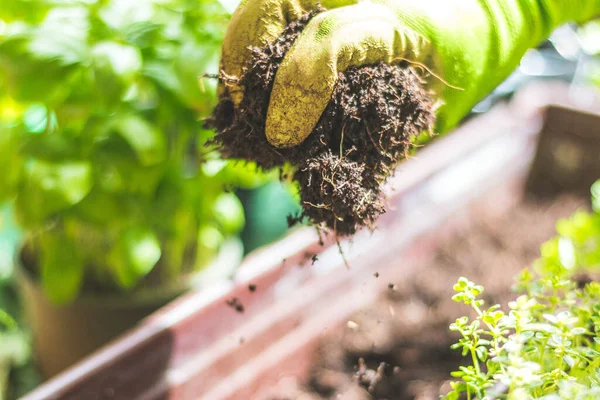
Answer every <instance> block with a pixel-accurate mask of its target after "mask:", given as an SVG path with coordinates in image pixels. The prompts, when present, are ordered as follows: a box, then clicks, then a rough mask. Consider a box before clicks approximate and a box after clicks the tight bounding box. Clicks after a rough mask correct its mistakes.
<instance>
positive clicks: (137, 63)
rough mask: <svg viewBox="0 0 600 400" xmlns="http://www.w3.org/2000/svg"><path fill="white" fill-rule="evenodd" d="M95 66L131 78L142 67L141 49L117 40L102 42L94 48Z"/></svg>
mask: <svg viewBox="0 0 600 400" xmlns="http://www.w3.org/2000/svg"><path fill="white" fill-rule="evenodd" d="M92 56H93V61H94V67H96V68H97V69H101V70H104V71H110V72H111V73H113V74H114V75H116V76H118V77H119V78H120V79H123V80H129V79H131V78H132V77H133V76H134V75H135V74H137V73H138V72H139V71H141V69H142V56H141V54H140V51H139V50H138V49H137V48H135V47H133V46H128V45H123V44H119V43H116V42H100V43H98V44H96V45H95V46H94V48H93V49H92Z"/></svg>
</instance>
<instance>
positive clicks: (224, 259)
mask: <svg viewBox="0 0 600 400" xmlns="http://www.w3.org/2000/svg"><path fill="white" fill-rule="evenodd" d="M243 252H244V251H243V245H242V244H241V242H240V240H239V239H233V238H232V239H228V240H226V241H225V242H224V243H223V244H222V245H221V248H220V249H219V252H218V253H217V255H216V256H215V257H214V259H213V260H212V261H211V262H210V263H208V264H207V265H206V266H205V267H204V268H202V269H201V270H200V271H197V272H192V273H190V274H187V275H185V276H180V277H179V279H177V280H175V281H173V282H170V283H168V284H164V285H158V286H153V287H142V288H139V289H134V290H132V291H130V292H115V293H87V292H82V293H81V294H79V295H78V296H77V297H76V298H75V299H74V300H73V301H71V302H69V303H66V304H64V305H61V306H63V307H69V306H72V305H88V304H101V305H104V306H112V307H129V306H130V304H132V303H133V304H138V305H144V304H155V303H161V302H165V300H169V299H174V298H175V297H177V296H178V295H180V294H182V293H184V292H186V291H190V290H201V289H203V288H205V287H207V286H208V285H211V284H214V283H215V282H218V281H222V280H229V279H231V277H232V276H233V274H234V272H235V270H236V268H237V267H238V266H239V265H240V263H241V260H242V258H243ZM19 254H20V251H18V252H16V257H15V258H16V260H15V265H16V267H17V268H15V275H16V278H17V281H19V282H21V284H25V285H31V286H34V287H36V289H37V290H40V291H41V290H43V289H42V288H41V285H40V284H39V282H38V280H37V279H35V278H34V277H33V276H32V274H31V273H30V272H29V271H27V270H26V269H25V268H23V266H22V263H21V261H20V260H19Z"/></svg>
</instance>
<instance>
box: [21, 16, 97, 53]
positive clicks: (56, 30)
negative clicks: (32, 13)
mask: <svg viewBox="0 0 600 400" xmlns="http://www.w3.org/2000/svg"><path fill="white" fill-rule="evenodd" d="M88 14H89V12H88V10H87V9H86V8H85V7H57V8H54V9H51V10H50V11H49V12H48V14H47V15H46V18H45V19H44V21H43V22H42V24H41V25H40V26H39V28H38V29H37V31H36V32H35V33H33V37H32V39H31V41H30V42H29V51H30V52H31V53H32V54H34V55H35V56H36V57H38V58H40V59H46V60H58V61H60V62H61V63H62V64H63V65H71V64H75V63H80V62H82V61H83V60H84V59H85V54H86V50H87V48H86V42H87V36H88V31H89V21H88Z"/></svg>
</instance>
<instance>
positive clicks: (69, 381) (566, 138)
mask: <svg viewBox="0 0 600 400" xmlns="http://www.w3.org/2000/svg"><path fill="white" fill-rule="evenodd" d="M570 93H571V92H570V89H568V88H567V87H565V86H563V85H561V84H544V85H540V84H534V85H532V86H530V87H528V88H526V89H524V90H522V91H521V92H520V93H518V94H517V95H516V97H515V98H514V99H513V100H512V102H511V103H510V104H508V105H500V106H497V107H495V108H494V109H493V110H492V111H490V112H488V113H486V114H485V115H483V116H480V117H477V118H475V119H472V120H471V121H469V122H467V123H466V124H464V125H463V126H462V127H461V128H459V129H457V130H456V131H455V132H454V133H453V134H450V135H448V136H447V137H445V138H442V139H440V140H437V141H436V142H435V143H433V144H431V145H430V146H428V147H427V148H425V149H423V150H422V151H420V152H419V153H418V155H417V156H416V157H414V158H413V159H411V160H409V161H407V162H405V163H403V164H402V165H401V166H400V168H399V169H398V172H397V174H396V176H395V178H394V179H393V180H392V182H390V184H389V188H388V189H389V190H388V193H389V205H388V212H387V213H386V214H385V215H384V216H383V217H382V218H381V219H380V221H379V229H378V230H377V231H375V232H374V233H372V234H371V233H370V232H367V231H364V232H360V233H359V234H358V235H356V237H354V239H353V240H352V243H350V244H349V243H346V242H344V243H342V247H343V250H344V254H345V258H346V260H347V262H348V264H349V266H350V268H349V269H348V268H347V267H346V265H345V262H344V260H343V259H342V257H341V256H340V252H339V250H338V248H337V246H336V245H335V242H334V241H333V240H332V238H328V239H326V241H325V243H324V244H323V245H321V244H319V238H318V237H317V235H316V232H315V231H314V230H313V229H301V230H298V231H296V232H294V233H292V234H290V235H289V236H288V237H286V238H285V239H283V240H281V241H279V242H277V243H274V244H272V245H270V246H268V247H266V248H264V249H261V250H259V251H257V252H255V253H253V254H252V255H250V256H249V257H247V258H246V260H245V261H244V263H243V264H242V266H241V267H240V268H239V270H238V272H237V275H236V277H235V279H234V281H233V282H223V283H222V284H220V285H216V286H215V287H213V288H211V289H210V290H206V291H202V292H199V293H193V294H190V295H187V296H185V297H183V298H180V299H178V300H177V301H175V302H174V303H172V304H170V305H168V306H167V307H165V308H163V309H162V310H160V311H159V312H157V313H155V314H154V315H152V316H151V317H149V318H147V319H146V320H144V321H143V322H142V323H141V324H140V325H139V327H138V328H136V329H134V330H133V331H131V332H130V333H128V334H127V335H125V336H123V337H122V338H120V339H119V340H117V341H115V342H113V343H112V344H110V345H108V346H106V347H105V348H104V349H102V350H100V351H98V352H97V353H95V354H94V355H92V356H91V357H89V358H87V359H85V360H84V361H82V362H81V363H79V364H78V365H76V366H74V367H73V368H71V369H70V370H68V371H67V372H65V373H63V374H62V375H60V376H58V377H56V378H54V379H52V380H51V381H48V382H47V383H45V384H44V385H43V386H41V387H39V388H38V389H36V390H35V391H34V392H32V393H30V394H29V395H28V396H26V397H25V399H26V400H41V399H73V400H80V399H86V400H88V399H89V400H100V399H122V400H158V399H205V400H226V399H240V400H248V399H260V398H261V393H263V392H264V390H265V389H266V388H268V387H270V386H271V385H273V384H275V383H276V382H277V381H278V380H280V379H281V378H282V377H283V376H288V375H293V376H296V377H299V378H302V377H304V376H306V375H307V373H308V368H309V367H310V365H311V362H312V359H313V355H314V348H315V345H316V343H317V342H318V341H319V339H320V338H322V337H323V336H324V335H326V334H327V332H328V331H332V330H333V329H334V328H336V327H337V326H339V325H340V324H343V323H345V322H346V319H347V317H348V316H349V315H350V314H352V313H353V312H355V311H357V310H359V309H361V308H364V307H366V306H367V305H368V304H369V303H371V302H372V301H374V300H375V299H376V298H377V296H378V295H379V294H380V293H381V292H382V291H385V290H386V289H387V285H388V283H389V282H393V281H394V280H398V279H401V278H402V277H403V276H404V275H405V274H407V273H408V272H409V271H410V270H411V269H414V268H417V267H418V266H421V265H423V264H424V262H425V261H427V260H428V259H429V258H430V257H432V256H433V255H434V253H435V249H436V246H437V245H438V243H439V242H440V240H442V239H443V238H444V237H446V236H447V235H450V234H452V232H453V231H454V230H455V229H456V228H457V227H459V226H461V225H462V224H465V223H467V222H468V221H469V218H472V217H473V216H474V215H476V214H477V210H478V209H480V208H482V207H483V206H484V205H485V207H486V210H488V211H487V212H489V209H490V208H491V209H492V210H493V211H494V212H498V213H502V212H504V211H505V210H507V208H508V207H510V206H511V205H513V204H515V203H516V202H518V201H519V200H520V198H521V196H522V194H523V192H524V187H525V186H528V187H530V188H536V190H538V191H540V192H544V193H547V194H549V195H551V194H552V193H554V192H555V191H556V190H559V189H561V188H565V187H568V189H576V190H588V189H589V184H590V183H591V182H588V181H589V179H588V181H585V180H581V179H579V178H578V177H580V176H584V175H585V174H582V173H581V171H582V169H585V168H599V167H600V166H598V165H594V163H598V162H599V161H598V160H597V158H598V157H597V154H598V152H599V150H598V141H599V140H598V139H597V138H596V139H595V141H594V139H593V138H592V137H591V136H590V133H595V134H596V135H598V136H597V137H600V132H599V131H600V122H599V121H600V119H598V117H597V116H594V115H591V114H584V113H581V112H574V111H570V110H568V109H565V108H561V107H555V106H550V105H554V104H556V105H562V106H568V107H575V108H577V109H578V110H582V109H588V110H593V109H597V110H598V109H600V106H599V104H600V103H599V102H598V99H597V98H596V97H595V93H593V92H591V91H590V90H583V91H582V92H581V93H579V94H578V95H577V97H575V98H577V99H585V100H586V101H587V103H586V104H585V105H581V104H575V103H574V102H573V101H571V100H569V99H570V98H571V97H570ZM594 131H595V132H594ZM539 132H542V135H541V136H543V137H544V140H542V141H541V142H542V146H541V147H544V146H546V147H548V146H550V147H548V148H544V149H543V151H540V152H537V154H538V155H537V156H536V143H537V140H538V137H539V136H540V135H538V133H539ZM594 144H595V146H596V152H595V154H596V157H595V158H592V159H590V160H587V159H585V157H584V156H585V154H587V153H586V151H587V150H588V149H590V148H594V147H593V146H594ZM565 154H567V155H568V156H565ZM534 160H535V162H534V163H533V170H532V173H531V174H530V173H529V170H530V168H531V165H532V162H533V161H534ZM597 170H598V169H597ZM528 177H529V180H527V179H528ZM490 204H491V207H490ZM313 256H316V257H317V260H316V261H315V262H314V264H313V260H312V259H313ZM375 273H378V274H379V278H378V279H375V278H374V277H373V275H374V274H375ZM251 285H252V286H251ZM251 289H253V290H251ZM234 299H235V304H233V305H232V302H233V300H234ZM240 304H241V307H239V305H240ZM235 305H238V310H236V307H235ZM242 308H243V310H242Z"/></svg>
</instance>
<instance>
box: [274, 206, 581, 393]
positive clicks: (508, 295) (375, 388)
mask: <svg viewBox="0 0 600 400" xmlns="http://www.w3.org/2000/svg"><path fill="white" fill-rule="evenodd" d="M583 205H584V201H583V200H580V199H578V198H573V197H568V196H567V197H562V198H559V199H558V200H556V201H554V202H551V203H538V204H534V203H531V202H523V203H521V204H520V205H518V206H516V207H515V208H513V209H512V210H511V211H510V212H508V213H507V214H506V215H501V216H498V215H496V216H487V215H485V213H483V214H482V215H481V217H480V218H479V219H478V220H477V221H476V222H473V223H472V224H470V225H469V226H463V227H461V228H460V229H459V231H458V232H454V233H453V234H452V235H451V236H449V237H447V238H446V239H445V240H444V241H443V243H442V244H441V247H440V248H439V251H438V252H437V254H436V256H435V258H434V259H433V260H432V261H431V263H430V264H428V265H424V266H423V267H422V268H418V269H415V270H414V271H413V272H412V273H411V274H410V275H407V276H406V279H404V280H402V281H398V282H396V283H395V287H396V290H394V291H387V292H386V294H385V295H384V296H383V297H382V298H381V299H380V300H378V301H377V302H376V303H374V304H373V305H371V306H370V307H368V308H367V309H365V310H363V311H360V312H358V313H356V314H355V315H352V316H351V317H350V319H349V321H352V329H348V327H347V326H344V327H343V328H341V329H339V330H337V331H335V332H333V333H332V334H331V335H330V336H328V337H327V338H325V339H324V340H323V341H322V342H321V344H320V345H319V350H318V355H317V357H316V362H315V363H314V365H313V368H312V372H311V375H310V379H309V381H308V382H296V381H295V380H290V379H288V380H282V382H285V385H283V386H282V385H278V386H277V387H274V388H273V391H270V392H269V393H268V394H267V395H266V396H265V397H263V399H268V400H298V399H302V400H324V399H327V400H329V399H331V400H333V399H344V400H384V399H385V400H413V399H419V400H438V399H439V396H440V394H445V393H447V391H448V390H449V388H450V387H449V379H451V378H450V372H451V371H453V370H456V369H458V366H459V365H461V362H464V360H465V359H463V358H462V357H461V356H460V352H459V351H455V350H451V349H450V346H451V345H452V344H453V343H455V342H456V341H457V339H458V338H457V336H456V332H450V331H449V330H448V325H449V324H450V323H451V322H454V321H455V320H456V318H459V317H461V316H463V315H469V316H471V317H473V315H472V314H469V309H468V308H467V307H466V306H464V305H461V304H458V303H455V302H453V301H452V300H451V296H452V295H453V290H452V286H453V284H454V283H456V280H457V279H458V277H460V276H465V277H467V278H469V279H470V280H473V281H474V282H476V283H478V284H482V285H483V286H484V287H485V292H484V293H483V295H484V298H485V300H486V301H487V302H488V304H489V303H492V304H496V303H499V304H502V305H503V306H506V303H507V302H508V301H510V300H512V299H514V296H515V294H514V293H512V292H511V290H510V287H511V285H512V284H513V277H514V276H515V275H516V274H517V273H518V272H519V271H520V270H521V269H523V268H524V267H527V266H529V265H530V264H531V263H532V262H533V261H534V260H535V259H536V258H537V257H538V255H539V247H540V245H541V244H542V243H543V242H545V241H546V240H548V239H549V238H550V237H552V236H553V235H554V234H555V224H556V221H557V219H559V218H564V217H567V216H569V215H571V214H572V212H574V211H575V210H576V209H577V208H578V207H581V206H583ZM398 261H399V262H401V260H398ZM390 309H393V310H394V313H393V314H392V313H391V312H390Z"/></svg>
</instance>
